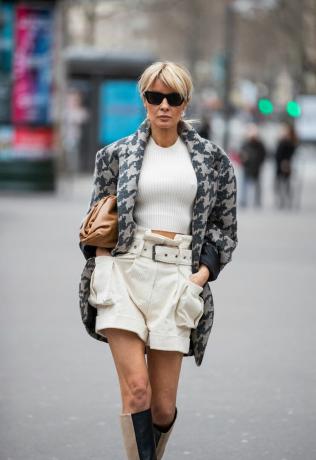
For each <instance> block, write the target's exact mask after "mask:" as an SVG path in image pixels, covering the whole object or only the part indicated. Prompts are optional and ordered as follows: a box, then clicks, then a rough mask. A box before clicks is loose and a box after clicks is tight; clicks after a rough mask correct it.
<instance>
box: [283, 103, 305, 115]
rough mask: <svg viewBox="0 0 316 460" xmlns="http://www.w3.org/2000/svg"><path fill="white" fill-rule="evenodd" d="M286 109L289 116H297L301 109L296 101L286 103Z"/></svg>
mask: <svg viewBox="0 0 316 460" xmlns="http://www.w3.org/2000/svg"><path fill="white" fill-rule="evenodd" d="M286 111H287V113H288V115H289V116H290V117H293V118H297V117H299V116H300V115H301V113H302V109H301V106H300V105H299V103H298V102H296V101H289V102H288V103H287V104H286Z"/></svg>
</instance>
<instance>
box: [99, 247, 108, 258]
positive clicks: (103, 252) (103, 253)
mask: <svg viewBox="0 0 316 460" xmlns="http://www.w3.org/2000/svg"><path fill="white" fill-rule="evenodd" d="M95 255H96V257H98V256H110V255H111V251H110V250H109V249H107V248H97V249H96V251H95Z"/></svg>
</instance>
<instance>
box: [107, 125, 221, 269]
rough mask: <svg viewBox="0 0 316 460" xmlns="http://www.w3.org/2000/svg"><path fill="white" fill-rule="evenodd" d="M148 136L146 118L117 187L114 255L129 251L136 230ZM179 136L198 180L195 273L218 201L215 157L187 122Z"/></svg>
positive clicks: (128, 147)
mask: <svg viewBox="0 0 316 460" xmlns="http://www.w3.org/2000/svg"><path fill="white" fill-rule="evenodd" d="M149 136H150V123H149V120H147V119H146V120H145V121H143V123H142V124H141V125H140V127H139V129H138V130H137V131H136V133H135V134H134V135H133V136H131V137H130V138H129V140H128V142H126V144H125V146H126V148H125V149H124V153H122V157H121V161H120V174H119V182H118V186H117V203H118V216H119V219H118V226H119V237H118V242H117V245H116V247H115V248H114V253H120V252H126V251H127V250H128V248H129V246H130V245H131V243H132V240H133V235H134V230H135V228H136V223H135V221H134V217H133V214H134V207H135V200H136V195H137V189H138V181H139V176H140V172H141V167H142V162H143V158H144V153H145V148H146V144H147V142H148V139H149ZM180 136H181V138H182V140H183V141H184V143H185V144H186V146H187V148H188V151H189V153H190V156H191V161H192V166H193V169H194V171H195V174H196V177H197V193H196V198H195V201H194V205H193V214H192V270H193V272H196V271H197V270H198V268H199V259H200V253H201V249H202V244H203V239H204V234H205V228H206V221H207V217H208V214H209V210H210V207H211V206H212V202H213V201H215V195H216V193H215V189H214V184H215V182H216V181H215V179H216V177H215V176H214V175H216V174H217V173H216V171H215V170H214V169H212V155H211V154H210V152H208V151H206V150H205V145H206V142H205V141H204V140H203V139H202V138H201V137H200V136H199V135H198V133H197V132H196V131H195V130H194V129H193V128H191V127H190V126H189V125H188V124H187V123H185V122H182V123H181V127H180ZM212 192H213V193H212Z"/></svg>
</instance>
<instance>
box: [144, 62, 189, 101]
mask: <svg viewBox="0 0 316 460" xmlns="http://www.w3.org/2000/svg"><path fill="white" fill-rule="evenodd" d="M157 79H159V80H161V81H162V82H163V83H164V84H165V85H167V86H169V87H170V88H172V89H174V90H175V91H177V92H178V93H179V94H181V96H182V97H183V99H184V100H185V101H186V102H189V100H190V99H191V95H192V90H193V84H192V79H191V75H190V73H189V71H188V70H187V69H186V68H185V67H183V66H182V65H180V64H176V63H175V62H170V61H165V62H154V63H153V64H151V65H150V66H149V67H147V69H145V70H144V72H143V73H142V75H141V76H140V79H139V81H138V89H139V92H140V95H141V96H142V97H144V96H143V94H144V92H145V91H147V90H148V88H149V87H150V86H151V85H152V84H153V83H154V82H155V81H156V80H157Z"/></svg>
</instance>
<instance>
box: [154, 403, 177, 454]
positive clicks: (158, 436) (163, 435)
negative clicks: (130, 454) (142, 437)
mask: <svg viewBox="0 0 316 460" xmlns="http://www.w3.org/2000/svg"><path fill="white" fill-rule="evenodd" d="M177 414H178V409H177V407H176V410H175V414H174V417H173V420H172V422H171V423H170V425H168V426H167V427H166V428H162V427H160V426H159V425H156V424H155V423H154V424H153V426H154V434H155V442H156V452H157V460H161V459H162V457H163V454H164V452H165V448H166V445H167V442H168V439H169V437H170V435H171V432H172V429H173V427H174V422H175V421H176V418H177Z"/></svg>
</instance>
